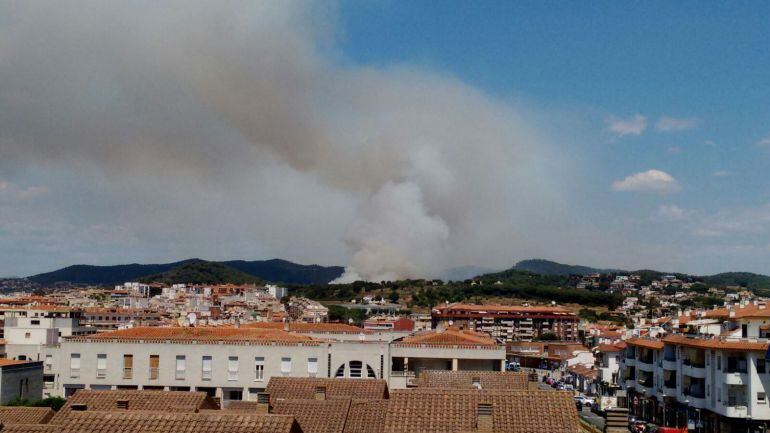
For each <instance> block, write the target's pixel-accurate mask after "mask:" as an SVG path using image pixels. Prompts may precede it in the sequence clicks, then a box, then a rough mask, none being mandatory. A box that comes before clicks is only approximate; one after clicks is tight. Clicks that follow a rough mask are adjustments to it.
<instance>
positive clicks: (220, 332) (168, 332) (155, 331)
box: [69, 326, 316, 343]
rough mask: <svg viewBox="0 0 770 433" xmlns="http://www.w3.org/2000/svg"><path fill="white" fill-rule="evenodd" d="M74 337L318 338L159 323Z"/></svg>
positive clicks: (297, 340) (298, 340)
mask: <svg viewBox="0 0 770 433" xmlns="http://www.w3.org/2000/svg"><path fill="white" fill-rule="evenodd" d="M69 340H71V341H121V342H122V341H167V340H168V341H196V342H219V341H224V342H286V343H302V342H311V341H316V340H313V339H312V338H310V337H308V336H306V335H298V334H292V333H290V332H286V331H283V330H279V329H254V328H251V329H249V328H234V327H195V328H193V327H160V326H148V327H137V328H129V329H121V330H117V331H112V332H105V333H101V334H92V335H83V336H77V337H70V338H69Z"/></svg>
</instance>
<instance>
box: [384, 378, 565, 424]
mask: <svg viewBox="0 0 770 433" xmlns="http://www.w3.org/2000/svg"><path fill="white" fill-rule="evenodd" d="M480 406H483V409H487V410H491V418H492V419H491V424H492V431H494V432H496V433H577V432H578V431H579V421H578V414H577V411H576V410H575V403H574V402H573V399H572V395H571V394H570V393H568V392H561V391H491V390H459V389H435V388H434V389H432V388H416V389H411V390H396V391H393V393H392V394H391V398H390V402H389V406H388V414H387V416H386V417H385V428H384V432H385V433H426V432H452V433H456V432H465V431H477V423H478V421H479V417H478V415H477V413H478V410H479V407H480Z"/></svg>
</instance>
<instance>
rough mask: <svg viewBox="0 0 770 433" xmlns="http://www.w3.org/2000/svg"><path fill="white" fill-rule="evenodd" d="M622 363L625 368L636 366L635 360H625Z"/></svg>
mask: <svg viewBox="0 0 770 433" xmlns="http://www.w3.org/2000/svg"><path fill="white" fill-rule="evenodd" d="M623 362H624V363H625V364H626V367H634V366H636V359H635V358H625V359H624V360H623Z"/></svg>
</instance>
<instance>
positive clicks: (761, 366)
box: [757, 358, 766, 374]
mask: <svg viewBox="0 0 770 433" xmlns="http://www.w3.org/2000/svg"><path fill="white" fill-rule="evenodd" d="M765 372H766V366H765V359H764V358H757V373H759V374H763V373H765Z"/></svg>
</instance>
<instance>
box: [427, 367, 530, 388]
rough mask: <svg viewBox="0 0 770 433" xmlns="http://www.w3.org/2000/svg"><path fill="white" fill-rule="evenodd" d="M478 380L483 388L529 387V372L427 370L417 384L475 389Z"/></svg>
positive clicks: (430, 386) (429, 386)
mask: <svg viewBox="0 0 770 433" xmlns="http://www.w3.org/2000/svg"><path fill="white" fill-rule="evenodd" d="M476 380H478V383H479V386H480V387H481V389H507V390H515V389H527V383H528V382H529V374H527V373H524V372H518V373H514V372H510V371H449V370H425V371H422V372H420V378H419V380H418V381H417V386H419V387H421V388H422V387H426V388H458V389H474V388H475V385H474V382H475V381H476Z"/></svg>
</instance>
